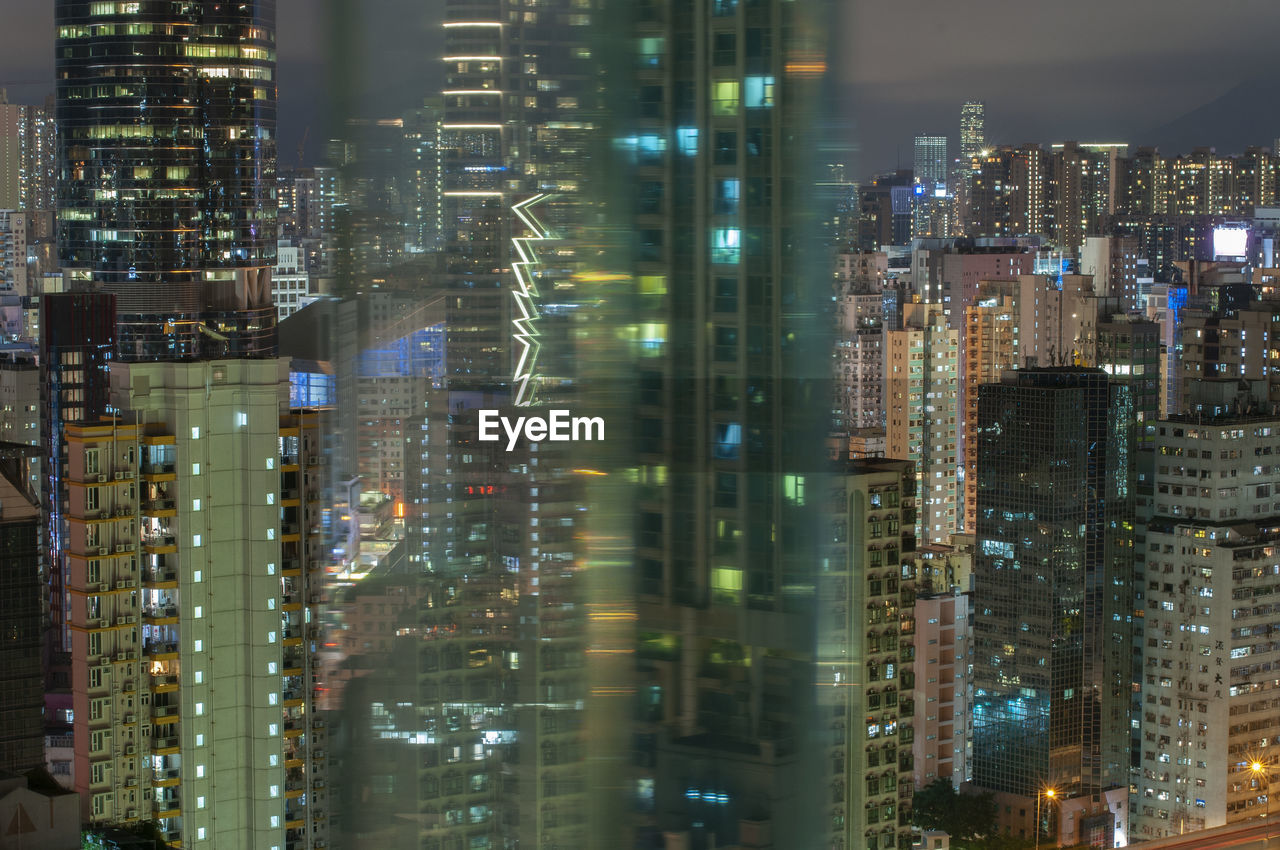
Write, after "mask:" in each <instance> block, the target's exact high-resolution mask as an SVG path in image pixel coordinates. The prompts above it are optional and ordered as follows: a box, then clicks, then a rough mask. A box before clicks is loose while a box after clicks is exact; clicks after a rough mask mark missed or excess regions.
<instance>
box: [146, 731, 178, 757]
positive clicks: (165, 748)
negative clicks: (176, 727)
mask: <svg viewBox="0 0 1280 850" xmlns="http://www.w3.org/2000/svg"><path fill="white" fill-rule="evenodd" d="M176 752H178V736H177V735H168V736H166V737H163V738H152V739H151V754H152V755H170V754H172V753H176Z"/></svg>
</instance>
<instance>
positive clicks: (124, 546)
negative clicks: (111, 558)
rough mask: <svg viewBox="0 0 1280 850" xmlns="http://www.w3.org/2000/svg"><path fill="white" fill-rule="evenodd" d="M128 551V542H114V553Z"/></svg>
mask: <svg viewBox="0 0 1280 850" xmlns="http://www.w3.org/2000/svg"><path fill="white" fill-rule="evenodd" d="M128 551H129V544H128V543H117V544H116V554H120V553H122V552H128Z"/></svg>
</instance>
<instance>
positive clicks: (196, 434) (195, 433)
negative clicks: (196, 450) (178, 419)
mask: <svg viewBox="0 0 1280 850" xmlns="http://www.w3.org/2000/svg"><path fill="white" fill-rule="evenodd" d="M191 439H193V440H198V439H200V426H199V425H193V426H191Z"/></svg>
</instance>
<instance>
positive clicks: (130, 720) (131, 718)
mask: <svg viewBox="0 0 1280 850" xmlns="http://www.w3.org/2000/svg"><path fill="white" fill-rule="evenodd" d="M124 722H125V723H135V722H137V721H136V720H135V719H134V716H133V715H132V714H126V715H125V716H124ZM125 749H126V750H127V751H128V752H127V755H133V744H130V745H129V746H128V747H126V748H125Z"/></svg>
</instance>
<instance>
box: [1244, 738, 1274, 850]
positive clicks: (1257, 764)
mask: <svg viewBox="0 0 1280 850" xmlns="http://www.w3.org/2000/svg"><path fill="white" fill-rule="evenodd" d="M1268 767H1269V765H1267V763H1266V762H1263V761H1259V760H1258V759H1254V760H1253V761H1251V762H1249V772H1250V773H1252V774H1253V777H1254V779H1256V780H1258V784H1259V785H1260V786H1261V787H1262V790H1263V793H1265V794H1266V795H1267V810H1266V813H1265V814H1263V815H1262V817H1264V818H1266V819H1267V830H1266V840H1265V841H1263V844H1265V845H1268V846H1270V844H1271V772H1270V771H1269V770H1268V769H1267V768H1268Z"/></svg>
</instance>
